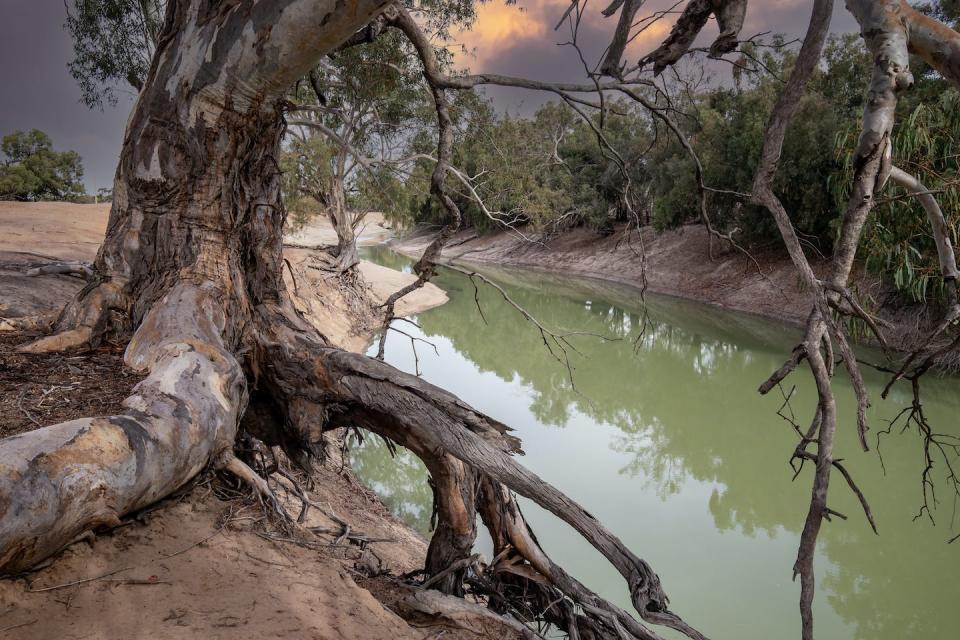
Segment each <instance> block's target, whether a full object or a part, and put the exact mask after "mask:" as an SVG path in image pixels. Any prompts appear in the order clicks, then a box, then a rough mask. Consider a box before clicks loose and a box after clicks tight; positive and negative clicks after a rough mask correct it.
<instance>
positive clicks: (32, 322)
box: [0, 313, 59, 332]
mask: <svg viewBox="0 0 960 640" xmlns="http://www.w3.org/2000/svg"><path fill="white" fill-rule="evenodd" d="M58 315H59V314H57V313H43V314H40V315H36V316H22V317H19V318H0V332H4V331H11V332H12V331H31V332H32V331H49V330H50V327H52V326H53V323H54V322H56V321H57V316H58Z"/></svg>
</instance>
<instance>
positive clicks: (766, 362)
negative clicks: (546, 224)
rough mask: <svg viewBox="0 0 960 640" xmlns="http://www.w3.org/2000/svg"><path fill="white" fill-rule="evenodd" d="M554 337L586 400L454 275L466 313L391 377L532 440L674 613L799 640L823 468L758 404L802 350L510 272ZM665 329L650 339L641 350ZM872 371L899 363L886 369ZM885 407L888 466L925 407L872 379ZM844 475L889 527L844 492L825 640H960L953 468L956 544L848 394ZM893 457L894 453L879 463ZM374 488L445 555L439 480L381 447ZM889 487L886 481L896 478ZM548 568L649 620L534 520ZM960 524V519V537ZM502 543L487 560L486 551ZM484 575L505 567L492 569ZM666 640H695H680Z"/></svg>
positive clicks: (629, 296) (916, 453)
mask: <svg viewBox="0 0 960 640" xmlns="http://www.w3.org/2000/svg"><path fill="white" fill-rule="evenodd" d="M365 251H366V254H365V257H366V258H367V259H370V260H373V261H375V262H378V263H380V264H383V265H386V266H389V267H392V268H396V269H405V270H409V268H410V264H411V261H410V260H409V259H407V258H405V257H403V256H400V255H398V254H396V253H394V252H392V251H389V250H388V249H385V248H370V249H367V250H365ZM490 275H491V276H492V277H493V278H494V279H495V280H496V281H497V282H498V283H500V284H501V285H502V286H503V287H504V289H505V290H506V291H508V292H509V295H510V296H511V297H512V298H513V299H514V300H515V301H516V302H517V303H519V304H520V305H522V306H523V307H524V308H525V309H526V310H528V311H529V312H531V313H532V314H533V315H534V316H535V317H536V318H538V319H539V320H540V321H541V322H542V323H543V324H544V325H546V326H548V327H550V328H557V329H563V330H566V331H578V332H588V333H591V334H597V335H602V336H605V337H607V338H609V339H601V338H598V337H595V336H590V335H582V336H577V337H574V338H571V340H572V342H573V344H574V345H575V347H576V350H577V351H578V352H579V353H574V352H571V354H570V361H571V364H572V365H573V367H574V369H573V377H572V383H571V379H570V376H569V375H568V371H567V369H566V367H565V366H564V364H563V363H562V362H559V361H558V360H557V359H555V358H554V357H552V356H551V354H550V353H549V352H548V351H547V350H546V348H545V347H544V345H543V341H542V340H541V339H540V336H539V334H538V332H537V330H536V329H535V328H534V327H533V326H532V325H531V324H530V323H528V322H526V321H524V320H523V318H522V317H521V316H520V315H519V314H518V313H517V311H516V310H514V309H513V308H512V307H510V306H509V305H508V304H507V303H506V302H505V301H504V300H503V299H502V297H501V296H500V294H499V293H497V292H496V291H495V290H493V289H491V288H490V287H486V286H484V285H483V284H480V285H479V287H480V289H479V295H478V298H479V303H480V306H481V308H482V309H483V315H481V314H480V313H479V312H478V310H477V301H476V300H475V291H474V287H473V285H472V284H471V282H470V281H469V280H468V279H467V278H466V277H465V276H463V275H461V274H458V273H455V272H451V271H449V270H441V272H440V274H439V275H438V276H437V278H435V279H434V281H433V282H434V283H435V284H437V285H438V286H440V287H441V288H443V289H444V290H446V291H447V292H448V294H449V297H450V301H449V302H448V303H447V304H445V305H443V306H441V307H438V308H436V309H432V310H430V311H427V312H424V313H422V314H420V315H419V316H418V317H417V318H416V320H417V322H418V323H419V324H420V327H421V329H416V328H415V327H412V326H410V325H408V324H406V323H403V324H404V326H402V327H399V328H402V329H403V331H405V332H408V333H411V334H412V335H415V336H417V337H420V338H423V339H424V340H427V341H429V342H431V343H432V344H433V345H434V346H435V348H436V352H435V351H434V346H430V345H428V344H424V343H417V345H416V359H415V357H414V353H413V350H412V349H411V343H410V339H409V338H408V337H406V336H403V335H400V334H395V333H391V335H390V336H389V338H388V341H387V349H386V358H387V360H388V361H389V362H390V363H391V364H393V365H394V366H396V367H398V368H400V369H403V370H405V371H408V372H414V371H415V368H418V369H419V371H420V372H421V374H422V375H423V377H424V378H425V379H426V380H429V381H431V382H433V383H434V384H437V385H439V386H441V387H443V388H445V389H448V390H449V391H451V392H453V393H456V394H458V395H459V396H460V397H461V398H463V399H464V400H465V401H467V402H469V403H470V404H471V405H473V406H474V407H475V408H477V409H479V410H481V411H484V412H486V413H488V414H489V415H491V416H493V417H494V418H496V419H498V420H501V421H503V422H504V423H506V424H508V425H510V426H512V427H513V428H514V429H516V435H518V436H519V437H520V438H521V439H522V441H523V448H524V450H525V451H526V456H525V457H523V458H522V459H521V461H522V462H523V464H525V465H526V466H527V467H529V468H530V469H532V470H533V471H534V472H536V473H537V474H539V475H540V476H541V477H542V478H544V479H545V480H547V481H549V482H551V483H552V484H554V485H556V486H557V487H558V488H560V489H561V490H563V491H565V492H566V493H567V494H568V495H570V496H571V497H573V498H574V499H575V500H577V501H578V502H579V503H580V504H581V505H583V506H584V507H585V508H586V509H587V510H588V511H590V512H591V513H593V514H594V515H595V516H597V517H598V518H599V519H600V520H601V521H602V522H604V523H605V524H606V525H607V526H608V527H609V528H610V529H611V530H613V531H614V532H615V533H616V534H617V535H618V536H619V537H620V538H621V539H622V540H623V541H624V542H625V543H626V544H627V546H628V547H630V548H631V549H632V550H633V551H634V552H636V553H637V554H638V555H639V556H640V557H642V558H644V559H645V560H647V561H648V562H650V563H651V565H652V566H653V568H654V569H655V570H656V571H657V573H658V574H659V575H660V578H661V580H662V582H663V584H664V587H665V590H666V592H667V594H668V595H669V596H670V599H671V608H673V609H674V610H675V611H677V612H678V613H680V614H681V615H682V616H684V618H685V619H686V620H687V621H688V622H690V623H691V624H693V625H694V626H695V627H698V628H699V629H701V630H702V631H704V632H705V633H707V634H708V635H709V636H710V637H711V638H714V640H719V639H726V638H730V639H739V640H773V639H779V638H795V637H799V635H800V632H799V627H800V618H799V612H798V604H797V602H798V598H799V583H794V582H792V581H791V567H792V565H793V561H794V558H795V556H796V550H797V544H798V541H799V535H800V530H801V528H802V526H803V519H804V517H805V515H806V511H807V505H808V500H809V495H810V483H811V474H812V467H811V466H810V465H807V467H806V468H805V469H804V470H803V471H802V472H801V473H800V475H799V477H798V478H797V479H796V481H794V480H793V471H792V469H791V468H790V466H788V464H787V461H788V458H789V455H790V452H791V451H792V450H793V447H794V446H795V445H796V442H797V436H796V434H795V432H794V431H793V428H792V427H791V426H790V425H789V424H788V423H787V422H786V421H785V420H784V419H782V418H781V417H780V416H778V413H777V412H778V409H780V407H781V405H782V404H783V402H784V399H783V396H782V395H781V393H780V392H778V391H774V392H773V393H771V394H770V395H769V396H767V397H762V396H760V395H758V394H757V392H756V388H757V386H758V385H759V383H760V382H762V381H763V380H764V379H765V378H766V377H767V376H768V375H769V374H770V373H771V372H772V371H774V370H775V369H776V368H777V367H779V366H780V365H781V364H782V363H783V361H784V359H785V358H786V357H787V355H788V354H789V352H790V349H791V348H792V347H793V346H794V344H795V343H796V341H797V340H798V338H799V334H800V330H799V329H796V328H792V327H787V326H784V325H779V324H775V323H772V322H767V321H764V320H762V319H758V318H755V317H753V316H748V315H743V314H734V313H729V312H726V311H723V310H719V309H715V308H712V307H708V306H704V305H699V304H694V303H689V302H685V301H680V300H674V299H672V298H666V297H661V296H647V304H646V309H647V310H648V312H649V320H648V322H646V323H645V322H644V321H643V313H642V309H643V308H644V307H643V306H642V305H641V304H640V300H639V296H638V293H637V292H636V291H635V290H632V289H629V288H625V287H619V286H613V285H610V284H607V283H602V282H593V281H590V282H587V281H581V280H571V279H569V278H562V277H557V276H552V275H542V274H532V273H518V272H516V271H511V272H490ZM644 326H646V328H645V331H644V333H643V336H642V337H641V338H639V340H638V338H637V337H638V335H639V334H640V331H641V328H643V327H644ZM869 355H870V356H871V357H879V356H877V355H876V354H869ZM864 375H865V378H866V383H867V385H868V388H869V390H870V392H871V398H872V399H873V403H874V407H873V408H872V409H871V410H870V414H869V417H870V424H871V425H872V427H873V431H872V432H871V434H870V442H871V445H875V444H876V434H877V432H878V431H880V430H882V429H885V428H886V427H887V426H888V425H887V422H888V421H889V420H890V419H891V418H893V417H894V416H895V415H896V414H897V413H899V412H900V410H901V409H902V408H903V407H905V406H907V405H908V404H909V395H908V391H909V389H908V387H906V386H902V387H897V388H895V390H894V391H893V393H891V396H890V398H889V399H888V400H881V399H880V397H879V392H880V389H881V388H882V385H883V383H884V380H883V378H882V377H881V376H880V375H879V374H876V373H875V372H873V371H871V370H865V371H864ZM788 383H789V384H788V385H786V388H785V389H784V391H787V392H789V391H790V389H791V388H792V385H796V389H795V391H794V393H793V395H792V397H791V402H790V407H788V408H785V409H784V410H783V412H784V413H788V412H789V411H790V408H792V410H793V412H794V413H795V416H796V421H797V422H798V423H800V424H802V425H807V424H809V420H810V415H811V411H812V409H813V403H814V400H815V393H814V389H813V385H812V383H811V380H810V379H809V374H808V373H807V371H806V369H802V368H801V369H800V370H798V372H797V373H795V374H794V375H793V376H792V377H791V378H790V379H788ZM956 383H957V381H956V380H955V379H938V378H934V377H931V378H930V379H929V380H926V381H925V387H924V388H925V405H924V406H925V411H926V413H927V416H928V418H929V421H930V423H931V424H932V425H934V426H935V427H936V428H938V429H939V430H940V431H946V432H948V433H957V424H956V423H957V417H958V416H960V397H958V393H957V391H956V389H957V386H956ZM836 387H837V393H838V405H839V416H840V427H839V430H838V434H837V443H836V456H837V457H839V458H845V459H846V464H847V467H848V468H849V469H850V470H851V472H852V473H853V475H854V477H855V478H856V480H857V482H858V483H859V485H860V487H861V488H862V489H863V491H864V492H865V494H866V495H867V498H868V500H869V501H870V504H871V506H872V508H873V511H874V514H875V515H876V518H877V521H878V526H879V531H880V535H879V536H877V535H874V534H873V532H872V531H871V529H870V527H869V525H868V523H867V521H866V519H865V517H864V515H863V513H862V511H861V510H860V508H859V506H858V503H857V501H856V498H855V497H854V496H853V495H852V493H851V492H850V491H849V490H848V488H847V486H846V484H845V483H844V482H843V480H842V478H841V476H840V475H839V474H836V473H835V474H834V476H833V482H832V483H831V492H830V506H831V508H833V509H835V510H837V511H839V512H841V513H843V514H845V515H847V516H848V519H847V520H846V521H843V520H839V519H837V518H834V520H833V522H830V523H824V528H823V530H822V532H821V535H820V541H819V546H818V554H817V558H816V571H817V595H816V600H815V603H814V616H815V621H816V628H817V638H819V639H823V640H828V639H837V640H847V639H849V640H853V639H856V640H904V639H906V638H923V639H924V640H948V639H949V640H953V639H955V638H958V637H960V541H958V542H957V543H954V544H952V545H948V544H947V540H949V539H950V538H952V537H953V536H955V535H957V533H958V532H960V519H958V521H957V522H956V523H955V524H954V525H952V524H951V520H953V519H954V507H955V506H956V505H955V501H954V499H953V494H952V493H951V492H950V487H948V486H947V485H946V483H945V475H944V474H943V473H942V472H940V469H941V468H942V467H943V465H942V464H940V463H939V461H938V462H937V468H936V471H937V472H938V473H935V474H934V477H935V481H936V485H935V488H936V490H937V498H938V499H939V501H940V502H939V506H938V508H937V509H936V510H934V511H933V516H934V518H935V519H936V526H934V525H933V524H931V522H930V520H929V519H928V518H927V517H926V516H924V517H921V518H916V519H915V516H916V515H917V513H918V511H919V510H920V507H921V505H922V493H921V483H920V479H921V471H922V470H923V466H924V464H923V455H922V448H921V440H920V438H919V436H918V435H917V433H916V431H915V430H913V431H907V432H905V433H902V434H901V433H900V431H899V429H894V430H893V431H892V433H891V434H890V435H886V436H883V438H882V439H881V452H882V463H883V464H881V459H880V457H879V456H878V455H877V453H876V451H875V450H874V451H871V452H870V453H863V452H862V451H861V450H860V448H859V445H858V443H857V437H856V433H855V426H854V425H855V415H856V405H855V402H854V399H853V394H852V391H851V389H850V385H849V383H848V379H847V377H846V376H845V375H843V374H842V373H840V374H838V376H837V381H836ZM873 448H874V449H875V447H873ZM352 458H353V462H354V466H355V468H356V470H357V472H358V474H359V475H360V476H361V477H362V478H364V479H365V480H366V481H367V482H368V483H369V484H370V485H371V486H372V487H373V488H374V490H376V491H377V492H378V493H379V494H380V495H381V497H382V498H383V499H384V501H385V502H386V503H387V504H388V505H389V506H390V507H391V508H392V509H393V510H394V511H395V512H396V513H398V514H399V515H401V516H402V517H404V519H406V521H407V522H408V523H410V524H411V525H412V526H414V527H415V528H417V529H419V530H421V531H423V532H425V533H426V531H427V529H428V527H429V515H430V504H431V503H430V501H431V494H430V490H429V488H428V486H427V484H426V482H425V478H426V472H425V470H424V468H423V467H422V466H421V465H420V464H419V462H418V461H417V460H416V458H414V457H413V456H412V455H411V454H409V453H408V452H402V453H401V455H400V456H399V457H398V458H397V459H396V460H393V461H390V460H389V455H388V453H387V451H386V449H385V448H384V447H382V446H380V445H378V444H376V442H375V439H373V438H368V439H367V440H366V441H365V444H364V446H362V447H358V448H356V449H355V450H354V451H353V453H352ZM884 469H885V470H884ZM522 505H523V508H524V513H525V514H526V515H527V517H528V519H529V520H530V522H531V525H532V526H533V528H534V531H535V532H536V534H537V536H538V537H539V540H540V542H541V544H542V545H543V547H544V548H545V549H546V551H547V552H548V553H549V554H551V555H552V557H553V558H554V559H555V560H557V561H558V562H559V563H560V564H561V565H563V566H564V567H565V568H566V569H567V570H568V571H570V572H571V573H572V574H573V575H574V576H576V577H577V578H579V579H580V580H582V581H583V582H584V583H586V584H587V585H588V586H590V587H591V588H593V589H595V590H596V591H598V592H599V593H601V594H602V595H604V596H605V597H607V598H609V599H611V600H613V601H615V602H617V603H618V604H620V605H621V606H623V607H624V608H627V609H628V610H629V609H630V604H629V599H628V597H627V592H626V588H625V584H624V582H623V580H622V579H621V577H620V575H619V574H618V573H616V571H615V570H614V569H613V568H612V567H610V566H609V565H608V564H607V563H606V562H605V561H604V559H603V558H602V557H601V556H600V555H599V554H597V553H596V552H595V551H593V549H592V548H591V547H590V546H589V545H588V544H587V543H586V542H584V541H583V540H582V539H581V538H580V537H579V536H578V535H577V534H576V533H575V532H573V531H572V530H571V529H570V528H569V527H567V526H566V525H565V524H563V523H561V522H559V521H558V520H557V519H556V518H554V517H553V516H552V515H550V514H548V513H546V512H545V511H543V510H541V509H540V508H538V507H537V506H536V505H533V504H532V503H530V502H529V501H522ZM958 518H960V516H958ZM487 544H488V543H487V542H485V541H481V542H480V547H481V550H483V547H484V546H485V545H487ZM485 553H486V554H487V557H489V551H488V550H486V551H485ZM665 635H666V636H667V637H670V638H673V637H676V636H674V635H671V634H669V633H667V634H665Z"/></svg>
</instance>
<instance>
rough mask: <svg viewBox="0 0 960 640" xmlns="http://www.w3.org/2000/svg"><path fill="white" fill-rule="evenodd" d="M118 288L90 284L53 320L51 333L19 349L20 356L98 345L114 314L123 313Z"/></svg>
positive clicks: (121, 298) (117, 285)
mask: <svg viewBox="0 0 960 640" xmlns="http://www.w3.org/2000/svg"><path fill="white" fill-rule="evenodd" d="M124 297H125V296H124V295H123V293H122V291H121V287H120V285H119V284H117V283H115V282H113V281H111V280H105V281H103V282H100V283H97V284H90V285H88V286H87V288H86V289H84V290H83V291H81V292H80V295H78V296H77V297H76V298H75V299H74V300H73V301H71V302H70V304H69V305H67V307H66V309H64V310H63V312H62V313H61V314H60V316H59V317H58V318H57V321H56V323H55V324H54V326H53V329H54V331H55V333H53V334H52V335H49V336H46V337H43V338H40V339H39V340H35V341H33V342H31V343H28V344H25V345H23V346H22V347H20V349H19V350H20V351H21V352H23V353H54V352H59V351H66V350H69V349H76V348H79V347H84V346H91V347H95V346H96V345H97V344H99V342H100V340H101V339H102V338H103V336H104V334H105V333H106V332H107V329H108V328H109V327H108V325H109V324H110V319H111V315H112V313H113V311H114V310H122V311H126V309H125V305H124V304H123V300H124Z"/></svg>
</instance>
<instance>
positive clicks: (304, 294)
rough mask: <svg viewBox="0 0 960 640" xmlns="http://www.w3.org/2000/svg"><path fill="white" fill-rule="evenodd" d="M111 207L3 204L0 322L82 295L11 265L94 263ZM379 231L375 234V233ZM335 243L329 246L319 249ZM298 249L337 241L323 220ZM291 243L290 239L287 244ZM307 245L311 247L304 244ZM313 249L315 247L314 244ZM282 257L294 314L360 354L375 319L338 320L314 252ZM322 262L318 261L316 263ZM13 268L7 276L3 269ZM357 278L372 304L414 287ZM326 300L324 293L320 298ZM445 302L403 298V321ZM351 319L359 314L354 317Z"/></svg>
mask: <svg viewBox="0 0 960 640" xmlns="http://www.w3.org/2000/svg"><path fill="white" fill-rule="evenodd" d="M109 213H110V205H109V204H91V205H77V204H71V203H63V202H3V201H0V316H23V315H30V314H33V313H40V312H43V311H49V310H51V309H53V308H56V307H57V306H58V305H62V304H63V300H64V299H65V298H67V297H68V296H69V295H71V294H72V293H73V292H74V291H75V290H76V289H78V288H79V286H78V285H79V281H78V280H77V279H75V278H71V277H67V276H60V277H45V278H42V279H40V280H38V279H34V278H26V277H25V276H23V274H22V269H19V268H14V269H11V268H9V267H10V266H11V264H13V265H16V264H22V263H24V262H31V261H42V260H44V259H58V260H85V261H92V260H93V259H94V258H95V257H96V254H97V249H98V248H99V246H100V242H101V240H102V239H103V235H104V232H105V231H106V228H107V217H108V215H109ZM380 221H382V217H380V216H379V214H371V216H370V224H369V225H368V226H367V228H368V229H371V230H372V231H371V232H370V233H364V234H363V235H361V237H360V240H361V242H362V243H366V244H372V243H374V241H375V240H379V241H382V240H385V239H386V238H387V237H388V235H386V234H389V231H388V230H386V229H384V228H383V227H380V226H379V222H380ZM373 229H376V231H373ZM331 235H332V237H333V240H332V241H329V242H328V241H324V242H320V241H318V239H319V238H323V237H326V238H327V240H329V237H328V236H331ZM295 239H298V240H299V242H297V244H305V245H312V244H332V243H334V242H336V234H334V232H333V229H332V228H331V227H330V224H329V222H328V221H327V219H326V218H324V217H322V216H318V218H317V219H316V221H315V222H313V223H311V224H309V225H307V226H306V227H305V228H304V229H302V230H301V231H300V233H299V234H298V235H297V236H296V237H295ZM288 240H290V239H288ZM305 240H308V241H310V242H305ZM314 241H316V242H314ZM284 255H285V256H286V257H287V259H288V260H289V261H290V263H291V265H293V267H294V272H295V276H296V277H295V280H296V285H297V286H296V287H294V286H293V285H294V283H293V281H292V280H291V279H290V274H289V272H285V277H286V279H287V285H288V286H289V287H290V289H291V291H294V292H296V293H298V294H299V299H298V300H297V306H298V307H299V308H300V309H301V311H304V312H306V313H307V314H308V316H310V315H311V314H313V315H314V316H315V317H313V318H311V319H312V320H313V321H314V322H315V324H316V325H317V326H318V327H320V328H321V329H322V331H323V333H324V334H325V335H326V336H327V337H328V338H330V339H331V340H332V341H333V342H334V343H336V344H338V345H340V346H342V347H344V348H349V349H353V350H359V349H362V348H363V347H364V345H365V344H366V343H367V341H368V340H369V332H370V331H371V330H373V329H375V328H376V327H375V324H376V323H375V320H376V319H375V318H374V317H372V316H371V317H369V318H368V319H367V320H368V321H367V322H365V323H360V324H359V325H358V323H357V322H356V321H355V319H351V318H350V317H348V316H346V315H344V314H343V313H341V312H342V311H344V306H343V304H341V303H342V302H343V301H342V300H339V299H336V298H337V296H336V294H335V292H334V294H333V296H332V297H333V298H334V299H331V292H330V289H331V287H330V286H329V284H330V283H324V282H321V280H326V279H328V278H329V277H330V276H331V274H330V273H329V272H328V271H324V269H323V268H324V267H325V266H327V265H325V264H321V263H322V262H323V260H322V259H320V258H317V256H316V254H315V253H314V252H312V251H310V250H307V249H302V248H294V247H289V248H287V249H286V250H285V251H284ZM314 258H317V259H314ZM5 265H6V266H7V267H8V268H6V269H5V268H4V266H5ZM360 273H361V274H362V275H363V278H364V280H365V281H366V282H367V284H368V285H369V293H370V295H371V297H372V298H373V300H374V301H375V302H377V303H382V302H383V301H384V300H386V298H387V296H389V295H390V294H391V293H393V292H394V291H396V290H397V289H400V288H402V287H404V286H406V285H407V284H409V283H411V282H413V281H414V280H415V276H413V275H411V274H406V273H400V272H399V271H394V270H393V269H387V268H385V267H381V266H378V265H375V264H372V263H370V262H366V261H364V262H362V263H361V264H360ZM321 292H322V293H321ZM446 301H447V296H446V294H445V293H444V292H443V290H442V289H440V288H439V287H436V286H434V285H432V284H427V285H426V286H424V287H423V288H422V289H419V290H417V291H414V292H413V293H411V294H410V295H408V296H405V297H404V298H403V299H402V300H401V301H400V302H399V303H398V304H397V312H398V314H400V315H411V314H415V313H419V312H420V311H424V310H426V309H430V308H432V307H436V306H439V305H441V304H443V303H444V302H446ZM353 311H354V313H356V312H358V311H359V309H353Z"/></svg>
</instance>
